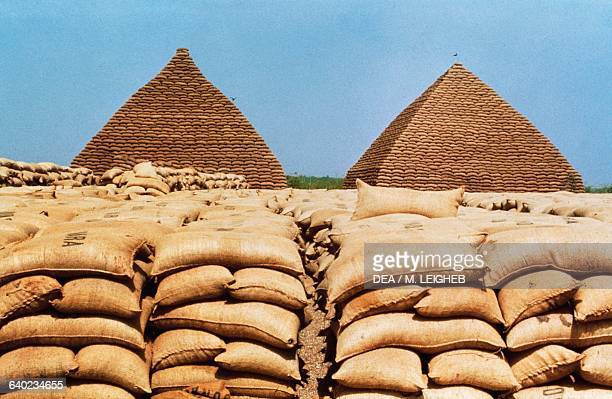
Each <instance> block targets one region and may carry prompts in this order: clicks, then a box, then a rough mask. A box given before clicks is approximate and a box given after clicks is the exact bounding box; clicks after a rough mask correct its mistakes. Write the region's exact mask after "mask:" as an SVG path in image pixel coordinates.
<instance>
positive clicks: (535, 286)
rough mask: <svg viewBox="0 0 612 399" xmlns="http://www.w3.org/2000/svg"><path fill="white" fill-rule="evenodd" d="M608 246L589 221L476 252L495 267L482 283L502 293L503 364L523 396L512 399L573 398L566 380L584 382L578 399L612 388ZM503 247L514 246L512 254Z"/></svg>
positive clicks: (498, 240)
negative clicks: (550, 394)
mask: <svg viewBox="0 0 612 399" xmlns="http://www.w3.org/2000/svg"><path fill="white" fill-rule="evenodd" d="M542 242H543V243H558V244H557V245H547V244H539V243H542ZM520 243H525V244H524V245H523V246H519V245H516V244H520ZM529 243H534V244H529ZM535 243H538V244H535ZM577 243H583V244H584V245H583V246H578V245H577ZM592 243H601V244H596V245H592ZM610 243H612V228H611V226H610V224H607V223H601V222H596V221H594V220H593V221H592V222H590V223H586V224H585V223H583V224H581V223H576V224H569V225H565V226H564V225H560V226H540V227H529V228H523V229H517V230H505V231H500V232H496V233H493V234H491V235H489V236H488V237H487V241H486V242H485V243H484V244H483V246H482V248H481V249H482V250H483V251H486V252H487V255H486V258H487V260H488V262H489V263H491V264H496V265H499V267H497V268H496V269H495V270H494V271H492V272H491V273H489V274H488V276H487V278H488V279H489V281H490V283H495V284H500V285H502V286H503V288H501V289H500V290H499V293H498V299H499V304H500V308H501V310H502V313H503V316H504V323H505V328H506V330H507V334H506V343H507V346H508V352H509V353H508V356H507V357H508V359H509V362H510V365H511V367H512V371H513V373H514V375H515V376H516V378H517V380H518V382H519V384H520V387H521V388H522V389H521V390H520V391H519V392H517V393H516V394H515V395H514V397H515V398H531V397H534V398H535V397H537V396H536V395H538V394H539V393H541V392H542V389H549V390H552V391H554V390H557V391H559V392H560V393H564V392H571V391H570V390H568V388H567V386H568V385H567V384H568V383H570V384H571V381H570V380H568V378H569V377H570V376H573V378H580V379H582V382H581V384H582V385H581V386H582V390H583V391H582V393H581V395H583V396H580V397H584V398H596V397H600V396H598V395H600V390H601V389H602V388H601V387H599V388H598V387H597V385H600V386H602V387H605V386H607V387H610V386H612V385H611V384H610V382H611V381H612V363H610V362H609V361H605V360H603V359H604V358H605V357H606V356H609V350H610V347H611V345H610V344H612V312H611V310H612V308H611V307H610V305H609V304H610V303H612V302H611V301H612V276H611V275H610V260H611V259H612V251H611V250H610ZM508 244H514V245H515V246H513V247H511V248H512V249H513V250H512V251H511V252H509V251H508V250H507V248H508V247H506V245H508ZM586 248H588V249H586ZM502 252H503V254H502ZM525 272H528V273H527V274H525ZM593 275H594V276H593ZM517 276H518V277H517ZM578 276H591V277H588V278H585V279H583V280H580V279H579V278H578ZM606 353H608V355H606ZM604 364H605V365H604ZM552 384H561V385H559V386H556V385H552ZM589 384H592V385H589ZM540 386H542V387H544V388H540ZM563 386H565V388H564V387H563ZM568 394H569V393H568Z"/></svg>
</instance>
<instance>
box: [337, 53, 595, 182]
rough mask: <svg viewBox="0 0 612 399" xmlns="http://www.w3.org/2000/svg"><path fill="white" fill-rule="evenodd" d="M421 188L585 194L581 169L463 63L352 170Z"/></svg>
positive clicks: (350, 177)
mask: <svg viewBox="0 0 612 399" xmlns="http://www.w3.org/2000/svg"><path fill="white" fill-rule="evenodd" d="M357 178H359V179H361V180H363V181H365V182H367V183H368V184H372V185H377V186H395V187H408V188H413V189H420V190H441V189H451V188H456V187H457V186H460V185H464V186H465V188H466V190H468V191H558V190H567V191H574V192H582V191H584V185H583V182H582V178H581V176H580V174H579V173H578V172H577V171H576V170H575V169H574V168H573V167H572V165H571V164H570V163H569V162H568V161H567V160H566V159H565V157H564V156H563V155H562V154H561V152H559V150H558V149H557V148H556V147H555V146H554V144H552V143H551V142H550V141H549V140H548V138H546V136H545V135H544V134H542V133H541V132H540V131H539V130H538V129H537V128H536V127H535V126H534V125H533V124H531V123H530V122H529V120H527V118H525V117H524V116H523V115H521V114H520V113H519V112H518V111H517V110H515V109H514V108H512V106H510V105H509V104H508V103H507V102H506V101H505V100H504V99H503V98H501V97H500V96H499V95H498V94H497V93H496V92H495V91H494V90H493V89H491V88H490V87H489V86H487V84H486V83H484V82H483V81H481V80H480V79H479V78H478V77H477V76H476V75H474V74H473V73H471V72H470V71H468V70H467V69H466V68H465V67H464V66H463V65H461V64H454V65H453V66H451V67H450V68H449V69H448V70H447V71H446V72H445V73H444V74H443V75H442V76H440V77H439V78H438V80H436V81H435V82H434V83H433V84H432V85H431V86H430V87H429V88H428V89H427V90H425V92H423V94H421V96H420V97H418V98H417V99H416V100H415V101H414V102H413V103H412V104H410V106H408V108H406V109H404V110H403V111H402V112H401V113H400V114H399V115H398V116H397V117H396V118H395V120H393V122H391V124H390V125H389V126H388V127H387V128H386V129H385V130H384V131H383V132H382V134H381V135H380V136H379V137H378V138H377V139H376V140H375V141H374V143H372V145H371V146H370V148H368V150H367V151H366V152H365V153H364V154H363V155H362V156H361V158H360V159H359V160H358V161H357V163H356V164H355V165H353V167H352V168H351V169H350V170H349V171H348V173H347V175H346V179H345V182H344V185H345V188H354V187H355V179H357Z"/></svg>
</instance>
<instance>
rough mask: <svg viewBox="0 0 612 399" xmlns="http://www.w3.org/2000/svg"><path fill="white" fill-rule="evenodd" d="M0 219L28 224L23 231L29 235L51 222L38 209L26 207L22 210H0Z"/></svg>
mask: <svg viewBox="0 0 612 399" xmlns="http://www.w3.org/2000/svg"><path fill="white" fill-rule="evenodd" d="M0 220H6V221H10V222H13V223H20V225H21V226H24V227H25V226H28V228H27V230H25V231H26V232H27V233H28V234H29V235H31V234H32V232H33V231H34V232H35V231H38V230H40V229H43V228H45V227H47V226H49V225H50V224H52V221H51V219H49V218H48V217H47V216H44V215H42V214H40V212H38V211H32V210H29V209H28V208H25V209H24V210H21V209H20V210H7V211H0ZM32 226H34V227H32Z"/></svg>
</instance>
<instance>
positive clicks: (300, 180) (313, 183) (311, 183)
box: [287, 175, 344, 189]
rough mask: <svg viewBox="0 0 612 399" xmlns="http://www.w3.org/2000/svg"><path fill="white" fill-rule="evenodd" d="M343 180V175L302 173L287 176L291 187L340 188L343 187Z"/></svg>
mask: <svg viewBox="0 0 612 399" xmlns="http://www.w3.org/2000/svg"><path fill="white" fill-rule="evenodd" d="M343 181H344V179H343V178H341V177H329V176H302V175H293V176H291V175H288V176H287V184H288V185H289V187H292V188H303V189H317V188H326V189H339V188H342V182H343Z"/></svg>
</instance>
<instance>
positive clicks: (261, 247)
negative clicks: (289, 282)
mask: <svg viewBox="0 0 612 399" xmlns="http://www.w3.org/2000/svg"><path fill="white" fill-rule="evenodd" d="M200 265H223V266H227V267H230V268H242V267H263V268H269V269H275V270H279V271H282V272H285V273H289V274H292V275H300V274H303V273H304V267H303V266H302V260H301V258H300V256H299V254H298V251H297V246H296V244H295V243H294V242H293V241H291V240H289V239H283V238H280V237H276V236H270V235H263V234H249V233H215V234H207V233H202V232H197V231H196V232H182V233H174V234H170V235H168V236H166V237H165V238H164V240H163V241H162V242H161V243H160V245H159V247H158V248H157V250H156V258H155V265H154V267H153V275H154V276H164V275H167V274H169V273H173V272H177V271H179V270H181V269H186V268H189V267H192V266H200Z"/></svg>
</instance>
